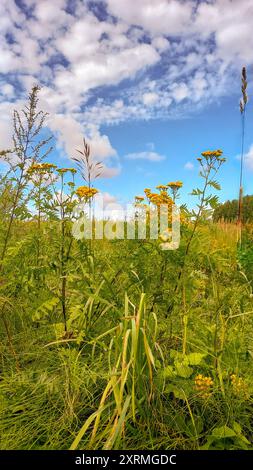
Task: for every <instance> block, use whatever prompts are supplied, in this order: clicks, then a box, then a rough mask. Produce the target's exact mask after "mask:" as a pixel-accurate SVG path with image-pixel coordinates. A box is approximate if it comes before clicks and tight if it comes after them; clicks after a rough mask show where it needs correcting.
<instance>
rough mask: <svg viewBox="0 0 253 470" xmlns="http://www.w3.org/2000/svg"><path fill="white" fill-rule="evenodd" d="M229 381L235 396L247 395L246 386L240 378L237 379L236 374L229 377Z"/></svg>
mask: <svg viewBox="0 0 253 470" xmlns="http://www.w3.org/2000/svg"><path fill="white" fill-rule="evenodd" d="M230 380H231V383H232V388H233V392H234V393H235V394H236V395H242V394H243V395H247V388H248V387H247V384H246V383H245V382H244V380H243V379H242V378H241V377H238V376H237V375H236V374H231V375H230Z"/></svg>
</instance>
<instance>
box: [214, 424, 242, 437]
mask: <svg viewBox="0 0 253 470" xmlns="http://www.w3.org/2000/svg"><path fill="white" fill-rule="evenodd" d="M212 436H214V437H215V438H216V439H225V438H227V437H235V436H236V432H235V431H234V430H233V429H231V428H229V427H228V426H226V425H224V426H221V427H220V428H214V429H213V431H212Z"/></svg>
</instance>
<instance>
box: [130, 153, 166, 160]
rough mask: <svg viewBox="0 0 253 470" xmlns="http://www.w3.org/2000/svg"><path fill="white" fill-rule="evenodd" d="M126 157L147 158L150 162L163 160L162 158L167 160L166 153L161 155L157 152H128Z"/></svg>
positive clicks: (134, 158)
mask: <svg viewBox="0 0 253 470" xmlns="http://www.w3.org/2000/svg"><path fill="white" fill-rule="evenodd" d="M125 158H126V159H127V160H147V161H150V162H161V161H162V160H165V156H164V155H160V154H159V153H157V152H149V151H146V152H135V153H128V154H127V155H125Z"/></svg>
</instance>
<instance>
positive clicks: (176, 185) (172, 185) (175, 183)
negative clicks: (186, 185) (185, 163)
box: [167, 181, 183, 189]
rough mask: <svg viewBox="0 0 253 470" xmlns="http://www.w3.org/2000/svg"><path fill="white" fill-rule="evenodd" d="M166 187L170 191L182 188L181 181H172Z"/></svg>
mask: <svg viewBox="0 0 253 470" xmlns="http://www.w3.org/2000/svg"><path fill="white" fill-rule="evenodd" d="M167 186H169V188H171V189H179V188H182V186H183V183H182V181H172V182H170V183H168V184H167Z"/></svg>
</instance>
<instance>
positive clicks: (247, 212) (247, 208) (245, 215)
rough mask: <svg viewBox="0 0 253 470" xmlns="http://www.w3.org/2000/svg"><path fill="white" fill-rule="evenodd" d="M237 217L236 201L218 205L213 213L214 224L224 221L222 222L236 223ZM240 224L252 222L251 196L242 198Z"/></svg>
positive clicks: (252, 203) (252, 205) (252, 207)
mask: <svg viewBox="0 0 253 470" xmlns="http://www.w3.org/2000/svg"><path fill="white" fill-rule="evenodd" d="M237 217H238V199H233V200H232V201H226V202H224V203H223V204H219V205H218V206H217V207H216V208H215V209H214V212H213V220H214V222H218V221H221V220H224V222H236V221H237ZM242 222H243V223H246V222H253V196H250V195H247V196H244V197H243V204H242Z"/></svg>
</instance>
